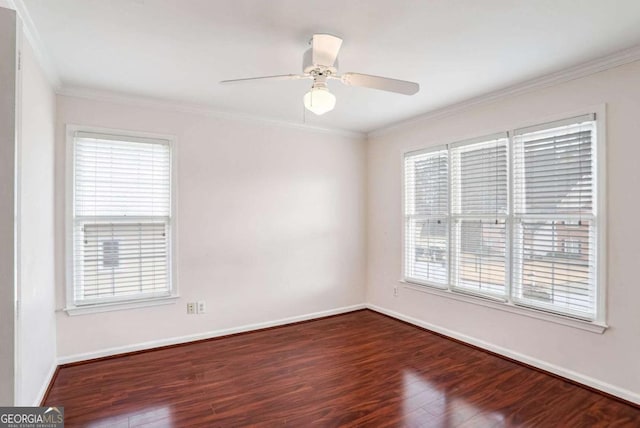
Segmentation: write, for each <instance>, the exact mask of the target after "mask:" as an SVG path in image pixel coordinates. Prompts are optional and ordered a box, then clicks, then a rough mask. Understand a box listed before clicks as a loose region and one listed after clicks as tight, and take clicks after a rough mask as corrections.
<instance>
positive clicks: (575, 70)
mask: <svg viewBox="0 0 640 428" xmlns="http://www.w3.org/2000/svg"><path fill="white" fill-rule="evenodd" d="M638 60H640V45H636V46H633V47H631V48H628V49H624V50H621V51H618V52H614V53H612V54H609V55H606V56H603V57H600V58H596V59H594V60H591V61H587V62H584V63H581V64H578V65H575V66H573V67H569V68H565V69H563V70H560V71H556V72H553V73H549V74H546V75H544V76H541V77H537V78H534V79H531V80H527V81H524V82H521V83H517V84H515V85H511V86H507V87H505V88H502V89H498V90H495V91H492V92H488V93H486V94H483V95H479V96H477V97H473V98H469V99H467V100H464V101H461V102H459V103H455V104H450V105H448V106H445V107H442V108H438V109H435V110H431V111H428V112H426V113H423V114H420V115H418V116H414V117H412V118H409V119H406V120H402V121H399V122H396V123H393V124H391V125H388V126H384V127H381V128H378V129H374V130H372V131H370V132H368V133H367V137H369V138H370V137H378V136H381V135H384V134H387V133H389V132H392V131H397V130H400V129H402V128H405V127H409V126H414V125H417V124H419V123H421V122H426V121H429V120H432V119H437V118H442V117H446V116H450V115H453V114H456V113H459V112H461V111H463V110H467V109H469V108H471V107H475V106H479V105H482V104H488V103H491V102H494V101H497V100H499V99H502V98H507V97H510V96H515V95H520V94H524V93H527V92H531V91H534V90H538V89H543V88H548V87H550V86H555V85H558V84H560V83H564V82H569V81H571V80H575V79H579V78H581V77H586V76H590V75H592V74H596V73H600V72H602V71H606V70H609V69H612V68H615V67H620V66H622V65H625V64H629V63H632V62H635V61H638Z"/></svg>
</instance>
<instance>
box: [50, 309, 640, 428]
mask: <svg viewBox="0 0 640 428" xmlns="http://www.w3.org/2000/svg"><path fill="white" fill-rule="evenodd" d="M46 405H59V406H64V410H65V423H66V426H67V427H75V426H86V427H157V426H158V427H159V426H162V427H164V426H167V427H169V426H177V427H200V426H202V427H239V426H250V425H251V426H290V427H307V426H319V427H325V426H327V427H337V426H373V427H387V426H407V427H439V426H441V427H458V426H459V427H504V426H509V427H511V426H527V427H595V426H599V427H609V426H617V427H623V426H624V427H627V426H628V427H632V426H633V427H640V409H638V408H635V407H632V406H630V405H627V404H624V403H622V402H619V401H616V400H614V399H611V398H608V397H605V396H603V395H600V394H598V393H595V392H592V391H589V390H587V389H584V388H581V387H578V386H576V385H573V384H570V383H568V382H565V381H563V380H561V379H558V378H555V377H552V376H549V375H546V374H544V373H541V372H538V371H535V370H532V369H529V368H526V367H524V366H521V365H518V364H516V363H513V362H510V361H507V360H504V359H501V358H499V357H496V356H494V355H490V354H488V353H485V352H482V351H480V350H477V349H474V348H471V347H468V346H465V345H462V344H460V343H457V342H454V341H451V340H448V339H445V338H443V337H440V336H437V335H435V334H431V333H429V332H427V331H424V330H421V329H419V328H416V327H413V326H411V325H408V324H405V323H402V322H400V321H396V320H394V319H391V318H388V317H386V316H383V315H380V314H377V313H375V312H372V311H368V310H365V311H358V312H352V313H349V314H345V315H340V316H336V317H331V318H325V319H321V320H316V321H310V322H305V323H300V324H294V325H290V326H284V327H278V328H274V329H270V330H263V331H259V332H253V333H246V334H241V335H236V336H231V337H226V338H221V339H214V340H209V341H203V342H197V343H193V344H189V345H185V346H177V347H172V348H165V349H160V350H155V351H151V352H145V353H140V354H135V355H127V356H123V357H118V358H112V359H107V360H102V361H96V362H91V363H87V364H81V365H74V366H68V367H62V368H61V369H60V370H59V372H58V376H57V377H56V379H55V382H54V384H53V386H52V388H51V390H50V392H49V395H48V398H47V400H46Z"/></svg>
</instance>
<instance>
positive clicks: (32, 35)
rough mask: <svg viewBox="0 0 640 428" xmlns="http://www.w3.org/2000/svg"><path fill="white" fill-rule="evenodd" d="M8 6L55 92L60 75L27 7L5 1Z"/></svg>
mask: <svg viewBox="0 0 640 428" xmlns="http://www.w3.org/2000/svg"><path fill="white" fill-rule="evenodd" d="M7 3H8V4H9V6H10V7H11V8H12V9H14V10H15V11H16V14H17V15H18V17H19V18H20V20H21V21H22V31H23V32H24V35H25V37H26V39H27V41H28V42H29V44H30V45H31V48H32V49H33V52H34V54H35V56H36V60H37V61H38V63H39V64H40V66H41V67H42V69H43V71H44V73H45V75H46V76H47V79H48V80H49V83H50V84H51V86H53V89H54V90H56V89H58V88H60V87H61V86H62V81H61V80H60V75H59V74H58V71H57V70H56V68H55V66H54V65H53V61H52V60H51V58H50V57H49V54H48V53H47V49H46V48H45V45H44V43H42V38H41V37H40V33H39V32H38V29H37V28H36V26H35V24H34V23H33V20H32V19H31V15H30V14H29V11H28V10H27V6H26V5H25V4H24V2H23V1H22V0H7Z"/></svg>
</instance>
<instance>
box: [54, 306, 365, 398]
mask: <svg viewBox="0 0 640 428" xmlns="http://www.w3.org/2000/svg"><path fill="white" fill-rule="evenodd" d="M360 309H366V305H365V304H358V305H352V306H344V307H341V308H336V309H329V310H327V311H320V312H313V313H310V314H304V315H298V316H294V317H288V318H281V319H278V320H274V321H267V322H262V323H257V324H248V325H243V326H240V327H233V328H227V329H223V330H213V331H208V332H205V333H198V334H190V335H187V336H179V337H171V338H168V339H160V340H153V341H150V342H143V343H137V344H134V345H126V346H119V347H116V348H108V349H102V350H99V351H94V352H86V353H82V354H75V355H68V356H64V357H59V358H58V364H59V365H60V364H69V363H76V362H79V361H86V360H92V359H94V358H102V357H110V356H113V355H118V354H124V353H127V352H135V351H143V350H146V349H153V348H159V347H161V346H168V345H177V344H180V343H187V342H193V341H196V340H202V339H211V338H214V337H220V336H228V335H230V334H236V333H244V332H247V331H253V330H260V329H263V328H269V327H276V326H280V325H285V324H291V323H295V322H300V321H307V320H312V319H316V318H323V317H328V316H331V315H338V314H343V313H347V312H353V311H357V310H360ZM48 385H49V384H48V383H47V385H46V386H48ZM46 386H45V387H44V388H45V389H44V390H45V391H46Z"/></svg>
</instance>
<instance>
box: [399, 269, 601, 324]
mask: <svg viewBox="0 0 640 428" xmlns="http://www.w3.org/2000/svg"><path fill="white" fill-rule="evenodd" d="M400 283H401V284H403V287H404V288H406V289H408V290H414V291H419V292H421V293H427V294H433V295H436V296H440V297H446V298H448V299H453V300H458V301H461V302H466V303H472V304H475V305H480V306H485V307H488V308H493V309H499V310H501V311H505V312H511V313H513V314H518V315H523V316H527V317H530V318H536V319H539V320H543V321H549V322H552V323H556V324H561V325H565V326H568V327H573V328H578V329H580V330H585V331H589V332H591V333H598V334H602V333H604V331H605V330H606V329H607V328H608V327H609V326H608V325H607V324H604V323H600V322H597V321H586V320H581V319H577V318H570V317H565V316H562V315H556V314H553V313H550V312H542V311H538V310H535V309H529V308H527V307H525V306H518V305H514V304H513V303H506V302H501V301H500V302H497V301H494V300H491V299H485V298H483V297H476V296H472V295H467V294H463V293H455V292H453V291H449V290H444V289H438V288H434V287H430V286H428V285H420V284H416V283H412V282H408V281H406V280H400Z"/></svg>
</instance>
